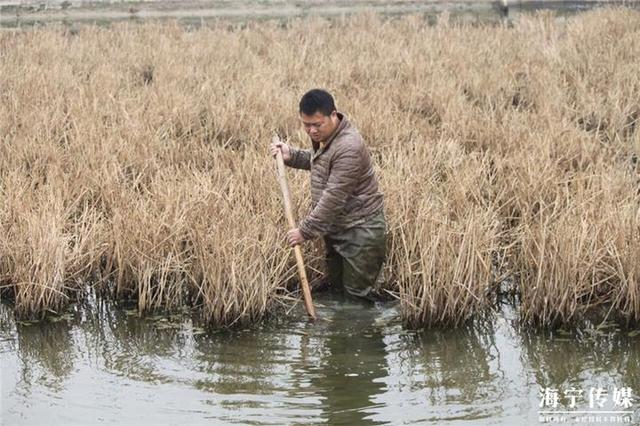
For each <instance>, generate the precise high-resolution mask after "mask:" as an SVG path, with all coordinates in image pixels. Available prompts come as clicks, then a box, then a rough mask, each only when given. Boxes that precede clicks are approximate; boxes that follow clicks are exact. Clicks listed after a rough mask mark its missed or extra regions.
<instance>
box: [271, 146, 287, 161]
mask: <svg viewBox="0 0 640 426" xmlns="http://www.w3.org/2000/svg"><path fill="white" fill-rule="evenodd" d="M278 150H279V151H280V152H282V159H283V160H284V161H287V160H290V159H291V148H289V145H287V144H286V143H283V142H274V143H272V144H271V145H270V146H269V152H270V153H271V156H272V157H275V156H276V154H278Z"/></svg>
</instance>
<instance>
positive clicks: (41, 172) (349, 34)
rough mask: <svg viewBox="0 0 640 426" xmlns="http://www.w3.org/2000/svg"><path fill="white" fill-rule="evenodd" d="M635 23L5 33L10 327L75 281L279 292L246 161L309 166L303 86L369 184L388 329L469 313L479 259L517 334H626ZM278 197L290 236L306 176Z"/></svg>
mask: <svg viewBox="0 0 640 426" xmlns="http://www.w3.org/2000/svg"><path fill="white" fill-rule="evenodd" d="M639 22H640V20H639V19H638V15H637V13H636V12H632V11H627V10H616V11H606V10H605V11H597V12H593V13H588V14H584V15H582V16H579V17H576V18H572V19H570V20H568V21H566V22H557V21H554V20H553V18H552V17H551V16H550V15H548V14H543V15H539V16H536V17H531V18H525V19H522V20H521V21H520V22H518V23H516V24H515V25H514V27H513V28H510V27H509V28H508V27H506V26H500V27H496V26H475V27H470V26H456V25H452V24H451V23H449V22H448V21H447V20H446V19H443V20H442V21H441V23H439V24H438V25H436V26H434V27H429V26H427V25H425V22H424V20H423V19H422V18H419V17H415V16H414V17H404V18H400V19H389V20H383V19H382V18H380V17H377V16H374V15H361V16H355V17H351V18H341V19H336V20H334V21H325V20H321V19H305V20H296V21H291V22H288V23H287V24H286V25H279V24H278V23H275V22H264V23H259V24H258V23H247V24H245V25H243V26H242V27H239V26H233V25H230V26H227V25H226V24H219V25H217V26H215V27H213V28H209V29H202V30H199V31H193V32H188V31H185V30H184V29H182V28H180V27H178V26H174V25H162V26H159V25H140V26H135V25H114V26H113V27H111V28H97V27H84V28H82V29H81V30H80V31H78V32H74V33H70V32H65V30H64V29H61V28H49V29H36V30H33V31H25V32H9V31H6V32H2V33H0V99H1V102H0V135H2V136H1V137H2V143H1V144H0V194H2V200H1V203H0V285H2V286H3V288H4V289H5V293H6V290H7V289H9V290H10V292H11V293H12V294H13V296H15V299H16V309H17V312H18V313H19V314H20V315H23V316H34V315H35V316H37V315H41V314H42V313H43V312H46V311H47V310H57V309H59V308H60V307H61V306H63V305H64V304H65V303H67V302H68V300H69V298H70V297H73V295H74V293H75V292H76V291H77V290H79V289H81V288H82V285H81V284H82V283H86V282H92V283H95V285H96V286H97V287H100V288H102V289H103V290H104V291H105V292H111V294H113V295H114V296H115V297H118V298H134V299H136V300H137V301H138V305H139V310H141V311H148V310H153V309H156V308H174V307H176V306H179V305H181V304H184V303H193V304H196V305H198V306H201V307H202V312H203V314H204V316H205V318H206V319H208V320H209V321H211V322H212V323H216V324H229V323H232V322H235V321H249V320H254V319H256V318H259V317H260V316H262V315H263V314H264V313H266V312H267V311H268V310H269V309H270V307H271V306H273V304H274V302H278V301H285V300H286V299H283V298H282V296H285V295H286V293H285V292H284V291H282V283H284V282H286V281H288V280H289V279H291V278H292V277H293V276H294V274H293V273H292V272H293V269H292V263H291V259H290V257H289V256H288V250H287V249H286V248H285V246H284V241H283V238H282V234H283V230H284V228H285V224H284V222H283V220H282V219H281V209H282V207H281V203H280V200H279V195H278V191H277V185H276V183H275V180H274V178H273V170H272V165H271V159H269V158H267V156H266V149H265V148H266V144H267V143H268V142H269V140H270V139H271V136H272V134H273V131H274V130H275V131H277V132H278V133H279V134H280V135H281V136H282V137H284V138H287V139H288V140H289V141H290V142H291V143H293V144H295V145H298V146H305V145H306V144H307V141H306V139H305V138H304V136H303V134H302V133H301V132H300V129H299V125H298V123H297V120H296V110H295V105H296V102H297V100H298V98H299V96H300V95H301V93H303V92H304V91H305V90H306V89H308V88H309V87H311V86H323V87H327V88H329V89H331V90H333V91H334V93H335V95H336V98H337V99H338V102H339V104H340V108H341V109H342V110H344V111H345V112H347V113H348V114H350V116H351V118H352V119H353V121H354V122H355V124H356V125H357V126H358V128H359V129H360V130H361V131H362V133H363V135H364V137H365V139H366V140H367V143H368V145H369V146H370V148H371V151H372V154H373V157H374V158H375V161H376V164H377V166H378V168H379V173H380V176H381V182H382V186H383V190H384V191H385V193H386V195H387V202H386V210H387V217H388V219H389V225H390V226H389V236H390V244H389V248H390V251H389V262H388V264H387V270H388V271H387V272H389V274H387V276H388V277H390V278H391V279H390V280H389V281H388V283H387V285H388V287H389V288H390V289H393V290H397V291H398V293H399V294H400V297H401V298H402V307H403V315H404V318H405V322H406V323H408V324H412V325H432V324H442V323H444V324H459V323H460V322H462V321H464V320H466V319H468V318H471V317H472V316H474V315H475V314H477V313H479V312H482V311H484V310H485V309H486V308H487V307H488V306H489V305H490V303H491V300H492V289H493V283H492V278H493V277H496V276H497V275H498V271H494V270H493V269H494V263H495V260H496V259H503V260H504V263H503V264H502V265H501V270H500V271H499V275H502V274H511V275H513V276H514V277H517V278H519V282H518V281H516V282H518V285H519V289H520V293H521V296H522V310H521V312H522V317H523V319H525V320H526V321H528V322H530V323H536V324H543V325H546V324H551V323H562V322H567V321H573V320H575V319H578V318H580V317H581V316H582V315H583V314H584V313H585V312H586V311H588V310H589V308H590V307H592V306H594V305H607V307H608V308H612V312H616V313H617V315H619V316H620V317H621V319H623V320H626V321H637V320H638V319H640V300H639V297H638V282H639V280H640V273H639V271H638V266H637V265H638V262H637V258H638V255H639V254H640V237H639V235H640V224H639V221H638V219H639V217H638V207H639V200H638V189H639V188H638V169H637V161H638V160H637V158H638V155H640V142H639V141H640V136H638V135H640V130H638V120H639V119H640V104H638V99H639V98H640V97H639V95H640V79H639V77H638V73H637V72H636V70H637V69H638V68H639V65H640V64H639V61H640V42H638V40H640V38H638V33H639V32H640V24H639ZM335 26H339V27H340V31H335V29H334V27H335ZM345 39H349V40H352V41H353V43H349V44H348V45H345V44H344V43H343V40H345ZM149 46H153V49H150V48H149ZM327 46H340V48H335V49H328V48H327ZM290 179H291V180H292V182H291V183H292V185H291V186H292V188H294V191H293V195H294V198H295V199H296V200H297V201H298V205H299V206H300V207H299V211H298V216H300V215H301V214H303V213H304V211H305V210H306V209H305V208H304V207H303V205H304V203H301V202H300V200H303V199H306V198H307V197H308V181H307V179H308V177H307V176H306V175H305V174H303V173H294V172H292V173H290ZM312 248H313V247H308V249H309V251H311V249H312ZM315 263H316V260H314V261H313V262H312V264H315Z"/></svg>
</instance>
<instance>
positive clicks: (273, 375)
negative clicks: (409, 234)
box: [0, 293, 640, 425]
mask: <svg viewBox="0 0 640 426" xmlns="http://www.w3.org/2000/svg"><path fill="white" fill-rule="evenodd" d="M315 300H316V303H317V312H318V315H319V317H320V318H321V319H320V320H319V321H318V322H316V323H309V322H307V320H306V317H305V313H304V311H303V309H302V307H298V308H299V309H297V310H296V311H295V314H294V316H293V318H283V319H279V320H276V321H271V322H269V323H265V324H260V325H257V326H254V327H251V328H248V329H236V330H227V331H218V332H215V331H205V330H204V329H201V328H199V327H198V325H197V321H194V319H193V318H191V317H190V315H188V314H180V315H169V316H155V317H147V318H138V317H137V313H136V311H135V310H134V309H127V308H123V307H116V306H114V305H112V304H110V303H104V302H100V301H97V300H92V301H90V302H89V303H87V304H86V305H84V306H75V307H72V309H71V310H70V312H69V313H68V314H66V315H64V316H62V317H61V318H59V319H57V320H56V321H55V322H44V323H34V324H20V323H16V322H15V321H14V320H13V319H12V314H11V311H10V309H9V308H8V307H6V306H3V305H0V363H1V365H2V382H1V384H2V401H1V402H2V404H1V410H2V411H1V412H0V418H2V419H3V420H4V421H6V422H7V424H65V425H67V424H96V423H100V424H143V425H144V424H178V423H180V424H182V423H188V424H211V423H212V422H213V423H215V424H331V425H341V424H344V425H355V424H363V425H366V424H372V425H373V424H398V423H404V424H469V425H471V424H473V425H476V424H531V423H537V421H538V415H539V410H540V397H539V393H540V389H541V387H553V388H558V389H566V388H568V387H574V388H577V389H582V390H583V392H584V393H585V395H586V394H587V393H588V391H589V388H590V387H595V386H602V387H605V388H607V389H608V390H609V392H610V393H612V392H613V388H614V387H623V386H624V387H629V388H631V389H633V390H640V383H639V380H640V374H638V373H640V371H639V370H640V368H639V359H638V356H637V354H638V353H640V339H639V338H638V337H637V336H635V337H632V336H629V335H628V334H627V333H626V332H620V331H616V330H611V331H609V332H606V333H605V332H599V333H593V334H591V335H588V334H584V335H571V334H558V333H555V334H548V333H543V332H539V333H532V332H525V331H522V330H520V329H519V327H518V326H517V325H516V318H517V313H516V312H515V311H514V309H513V307H512V306H510V305H503V306H502V310H501V312H500V313H499V314H498V315H496V316H495V317H493V318H491V319H490V320H487V321H481V322H480V321H479V322H476V323H475V324H472V325H469V326H466V327H462V328H460V329H455V330H424V331H412V330H406V329H403V328H402V326H401V323H400V320H399V315H398V311H397V307H396V306H395V305H393V304H392V303H391V304H386V305H375V306H373V305H368V304H363V303H361V302H358V301H353V300H350V299H344V298H343V297H342V296H340V295H334V294H331V293H323V294H318V295H317V297H316V299H315ZM581 403H582V405H581V406H582V407H584V406H585V404H587V401H586V400H585V401H581ZM560 406H564V407H566V401H561V403H560ZM587 408H588V407H587ZM615 408H616V407H612V409H615ZM569 424H571V422H569Z"/></svg>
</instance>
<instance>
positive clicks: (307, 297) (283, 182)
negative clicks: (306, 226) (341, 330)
mask: <svg viewBox="0 0 640 426" xmlns="http://www.w3.org/2000/svg"><path fill="white" fill-rule="evenodd" d="M273 142H274V143H276V142H280V138H278V136H274V137H273ZM276 166H277V175H278V182H279V183H280V189H281V190H282V199H283V202H284V211H285V215H286V216H287V222H288V223H289V229H293V228H296V222H295V220H294V218H293V209H292V208H291V195H290V193H289V185H288V184H287V174H286V171H285V167H284V160H283V159H282V152H281V151H280V150H278V153H277V154H276ZM293 253H294V255H295V257H296V264H297V265H298V276H299V277H300V285H301V286H302V295H303V297H304V306H305V308H306V309H307V314H309V317H310V318H311V319H314V320H315V319H316V312H315V309H314V308H313V301H312V300H311V290H310V288H309V280H308V279H307V273H306V271H305V269H304V260H303V259H302V250H301V249H300V245H296V246H294V247H293Z"/></svg>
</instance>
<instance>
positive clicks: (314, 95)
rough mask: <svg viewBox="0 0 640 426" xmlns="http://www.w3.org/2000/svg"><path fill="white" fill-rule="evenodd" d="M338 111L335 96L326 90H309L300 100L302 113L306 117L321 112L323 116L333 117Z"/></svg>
mask: <svg viewBox="0 0 640 426" xmlns="http://www.w3.org/2000/svg"><path fill="white" fill-rule="evenodd" d="M335 110H336V104H335V102H334V101H333V96H331V94H330V93H329V92H327V91H326V90H322V89H313V90H309V91H308V92H307V93H305V94H304V96H302V99H300V112H301V113H303V114H305V115H313V114H315V113H316V112H318V111H320V112H321V113H322V114H323V115H331V113H332V112H333V111H335Z"/></svg>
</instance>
